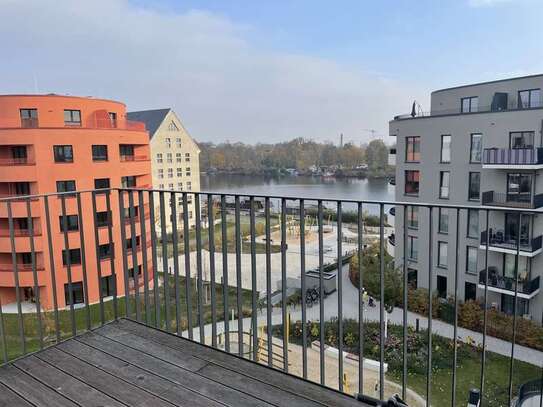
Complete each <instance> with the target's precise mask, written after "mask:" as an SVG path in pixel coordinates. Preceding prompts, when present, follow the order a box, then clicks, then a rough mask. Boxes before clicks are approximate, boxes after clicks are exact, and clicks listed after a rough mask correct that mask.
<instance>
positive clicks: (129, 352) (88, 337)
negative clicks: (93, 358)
mask: <svg viewBox="0 0 543 407" xmlns="http://www.w3.org/2000/svg"><path fill="white" fill-rule="evenodd" d="M127 335H130V334H127ZM134 337H135V338H136V339H137V338H139V337H137V336H134ZM125 339H126V338H123V343H121V342H116V341H115V340H113V339H110V338H106V337H104V336H101V335H98V334H95V333H88V334H85V335H83V336H80V337H78V338H77V340H78V341H80V342H83V343H85V344H87V345H89V346H92V347H93V348H95V349H98V350H100V351H102V352H104V353H107V354H109V355H112V356H115V357H117V358H119V359H122V360H124V361H125V362H128V363H131V364H133V365H135V366H138V367H140V368H142V369H145V370H147V371H149V372H151V373H154V374H156V375H159V376H161V377H163V378H165V379H167V380H170V381H172V382H174V383H177V384H179V385H181V386H183V387H187V388H190V389H192V390H194V391H196V392H198V393H200V394H202V395H205V396H207V397H209V398H211V399H213V400H215V401H220V402H221V403H223V404H225V405H227V406H232V407H237V406H239V407H253V406H256V407H259V406H261V407H265V406H270V404H268V403H265V402H263V401H261V400H258V399H256V398H254V397H251V396H248V395H246V394H244V393H242V392H240V391H237V390H234V389H231V388H229V387H227V386H225V385H223V384H222V383H217V382H215V381H213V380H210V379H208V378H206V377H203V376H200V375H198V374H196V373H193V372H190V371H188V370H185V369H184V368H182V367H179V366H176V365H175V364H172V363H169V362H168V361H164V360H162V359H160V358H156V357H155V356H154V355H153V352H152V351H147V352H145V353H143V352H141V351H139V350H136V349H133V348H131V347H128V346H126V345H127V344H126V343H125V342H124V341H125ZM140 339H141V338H140ZM206 363H207V362H206Z"/></svg>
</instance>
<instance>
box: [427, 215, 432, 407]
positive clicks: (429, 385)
mask: <svg viewBox="0 0 543 407" xmlns="http://www.w3.org/2000/svg"><path fill="white" fill-rule="evenodd" d="M428 221H429V223H428V237H429V244H428V246H429V247H428V360H427V363H428V365H427V376H426V405H427V406H430V397H431V390H432V312H433V310H432V283H433V273H432V270H433V263H432V261H433V260H432V248H433V240H432V236H433V235H432V229H433V228H432V226H433V225H432V207H431V206H430V207H428Z"/></svg>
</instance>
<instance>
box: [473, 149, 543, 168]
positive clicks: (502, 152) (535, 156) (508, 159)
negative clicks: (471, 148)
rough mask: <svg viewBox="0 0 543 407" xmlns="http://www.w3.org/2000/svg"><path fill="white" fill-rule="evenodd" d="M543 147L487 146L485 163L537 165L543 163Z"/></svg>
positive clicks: (484, 150)
mask: <svg viewBox="0 0 543 407" xmlns="http://www.w3.org/2000/svg"><path fill="white" fill-rule="evenodd" d="M542 153H543V148H541V147H529V148H497V147H491V148H485V149H483V164H486V165H500V164H502V165H536V164H543V154H542Z"/></svg>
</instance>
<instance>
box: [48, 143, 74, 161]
mask: <svg viewBox="0 0 543 407" xmlns="http://www.w3.org/2000/svg"><path fill="white" fill-rule="evenodd" d="M53 155H54V156H55V162H56V163H72V162H73V161H74V152H73V148H72V146H68V145H67V146H53Z"/></svg>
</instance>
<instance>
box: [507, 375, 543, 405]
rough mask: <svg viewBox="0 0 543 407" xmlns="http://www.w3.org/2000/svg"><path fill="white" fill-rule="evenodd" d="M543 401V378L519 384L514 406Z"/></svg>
mask: <svg viewBox="0 0 543 407" xmlns="http://www.w3.org/2000/svg"><path fill="white" fill-rule="evenodd" d="M541 401H543V379H536V380H530V381H528V382H526V383H524V384H522V385H521V386H520V389H519V394H518V397H517V399H516V401H515V405H514V407H530V406H537V403H538V402H539V404H541Z"/></svg>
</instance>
